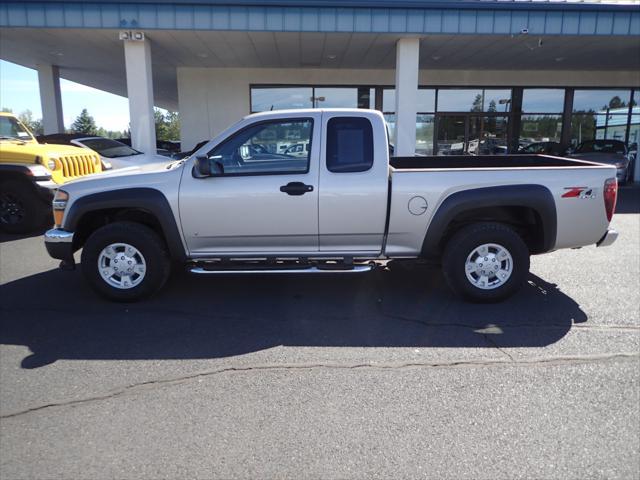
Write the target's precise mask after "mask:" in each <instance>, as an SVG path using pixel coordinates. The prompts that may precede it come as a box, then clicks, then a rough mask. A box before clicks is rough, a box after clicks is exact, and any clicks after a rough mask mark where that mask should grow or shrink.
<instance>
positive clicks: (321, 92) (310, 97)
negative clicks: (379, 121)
mask: <svg viewBox="0 0 640 480" xmlns="http://www.w3.org/2000/svg"><path fill="white" fill-rule="evenodd" d="M301 108H375V88H371V87H306V86H303V87H268V86H264V87H262V86H255V87H251V113H256V112H265V111H270V110H286V109H301Z"/></svg>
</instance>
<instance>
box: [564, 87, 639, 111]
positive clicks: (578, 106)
mask: <svg viewBox="0 0 640 480" xmlns="http://www.w3.org/2000/svg"><path fill="white" fill-rule="evenodd" d="M630 100H631V90H576V91H575V93H574V94H573V111H574V112H575V113H582V112H584V113H588V112H598V113H607V110H609V112H610V113H626V111H625V109H627V108H628V107H629V101H630Z"/></svg>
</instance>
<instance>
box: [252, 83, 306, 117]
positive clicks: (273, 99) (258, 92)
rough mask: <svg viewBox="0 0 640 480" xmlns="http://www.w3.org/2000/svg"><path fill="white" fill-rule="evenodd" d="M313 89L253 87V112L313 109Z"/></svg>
mask: <svg viewBox="0 0 640 480" xmlns="http://www.w3.org/2000/svg"><path fill="white" fill-rule="evenodd" d="M312 96H313V89H312V88H311V87H253V88H252V89H251V111H252V112H265V111H269V110H285V109H289V108H294V109H298V108H312V107H313V102H312Z"/></svg>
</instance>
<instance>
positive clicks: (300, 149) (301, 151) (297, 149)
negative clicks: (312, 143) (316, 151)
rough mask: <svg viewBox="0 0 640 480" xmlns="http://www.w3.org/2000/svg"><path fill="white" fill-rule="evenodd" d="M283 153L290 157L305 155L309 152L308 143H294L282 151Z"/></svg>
mask: <svg viewBox="0 0 640 480" xmlns="http://www.w3.org/2000/svg"><path fill="white" fill-rule="evenodd" d="M284 153H285V155H291V156H292V157H306V156H307V155H308V154H309V144H308V143H295V144H293V145H291V146H290V147H289V148H287V149H286V150H285V151H284Z"/></svg>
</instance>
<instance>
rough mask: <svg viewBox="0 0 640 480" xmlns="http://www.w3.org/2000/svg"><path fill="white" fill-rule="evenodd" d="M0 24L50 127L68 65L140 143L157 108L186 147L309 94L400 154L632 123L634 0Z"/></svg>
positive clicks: (87, 17)
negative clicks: (116, 100) (369, 117)
mask: <svg viewBox="0 0 640 480" xmlns="http://www.w3.org/2000/svg"><path fill="white" fill-rule="evenodd" d="M0 27H1V32H0V58H2V59H4V60H7V61H10V62H13V63H17V64H20V65H24V66H26V67H31V68H35V69H37V71H38V76H39V84H40V95H41V103H42V111H43V122H44V127H45V131H46V132H45V133H55V132H58V131H62V130H63V129H64V126H63V122H62V103H61V98H60V85H59V79H60V78H65V79H68V80H71V81H74V82H78V83H81V84H85V85H89V86H92V87H95V88H98V89H101V90H105V91H108V92H111V93H114V94H118V95H122V96H126V97H128V98H129V105H130V117H131V118H130V125H131V135H132V142H133V145H134V146H136V147H137V148H139V149H141V150H143V151H150V150H152V149H153V148H154V146H155V132H154V115H153V107H154V106H158V107H162V108H166V109H169V110H172V111H178V112H179V113H180V119H181V139H180V140H181V142H182V147H183V150H188V149H190V148H191V147H193V146H194V145H195V144H197V143H198V142H200V141H202V140H206V139H209V138H212V137H213V136H215V135H217V134H219V133H220V132H221V131H223V130H224V129H225V128H226V127H227V126H228V125H230V124H231V123H233V122H235V121H237V120H238V119H240V118H241V117H243V116H245V115H247V114H249V113H251V112H259V111H264V110H276V109H285V108H287V109H290V108H293V109H295V108H310V107H318V108H323V107H353V108H373V109H377V110H380V111H381V112H383V113H384V115H385V116H386V118H387V120H388V122H389V130H390V132H391V137H392V141H393V143H394V144H395V151H396V152H397V153H398V154H400V155H408V154H412V153H413V152H414V151H417V152H419V153H426V154H446V153H471V154H482V153H507V152H514V151H516V150H517V149H518V148H520V147H522V146H524V145H529V144H532V143H537V142H557V143H559V144H560V145H561V147H562V148H563V149H566V148H568V147H570V146H571V145H575V144H577V143H579V142H582V141H585V140H590V139H596V138H597V139H615V140H620V141H622V142H624V143H626V145H627V147H628V148H629V149H630V150H631V151H634V149H635V150H637V142H638V140H639V137H640V109H639V108H638V107H636V104H638V102H640V5H639V4H638V2H613V1H612V2H606V1H604V2H602V1H587V0H585V1H577V2H576V1H562V0H555V1H554V0H552V1H535V0H530V1H520V0H518V1H508V0H506V1H505V0H501V1H489V0H453V1H447V2H444V1H435V0H398V1H392V0H341V1H334V0H315V1H305V0H263V1H245V0H226V1H216V0H188V1H177V0H154V1H146V0H134V1H125V0H119V1H112V0H104V1H102V2H91V1H89V2H85V1H83V2H80V1H73V0H66V1H47V0H38V1H31V0H22V1H20V2H2V3H0ZM636 156H637V155H636ZM635 170H636V179H638V177H637V176H638V174H640V168H636V169H635Z"/></svg>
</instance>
